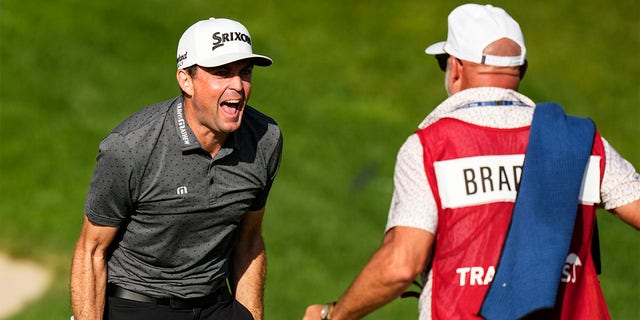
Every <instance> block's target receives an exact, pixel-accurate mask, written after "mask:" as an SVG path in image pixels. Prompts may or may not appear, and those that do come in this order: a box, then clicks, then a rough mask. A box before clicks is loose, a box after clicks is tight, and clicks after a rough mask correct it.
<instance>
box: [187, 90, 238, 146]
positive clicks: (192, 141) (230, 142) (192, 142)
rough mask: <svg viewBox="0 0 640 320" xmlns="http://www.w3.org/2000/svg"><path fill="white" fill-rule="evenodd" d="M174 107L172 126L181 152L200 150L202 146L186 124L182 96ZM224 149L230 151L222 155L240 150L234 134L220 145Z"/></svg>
mask: <svg viewBox="0 0 640 320" xmlns="http://www.w3.org/2000/svg"><path fill="white" fill-rule="evenodd" d="M175 106H176V107H175V109H174V111H175V114H174V124H175V127H176V132H177V134H178V138H179V139H180V144H181V145H182V151H183V152H186V151H193V150H196V149H202V145H200V142H199V141H198V138H196V135H195V133H193V130H191V127H189V124H188V123H187V118H186V117H185V114H184V99H183V97H182V96H180V97H178V99H176V103H175ZM224 149H231V150H229V151H227V152H224V151H223V152H222V154H228V153H231V152H233V150H239V149H240V143H239V141H238V139H236V132H232V133H231V134H229V137H227V140H226V141H225V143H224V144H223V145H222V150H224Z"/></svg>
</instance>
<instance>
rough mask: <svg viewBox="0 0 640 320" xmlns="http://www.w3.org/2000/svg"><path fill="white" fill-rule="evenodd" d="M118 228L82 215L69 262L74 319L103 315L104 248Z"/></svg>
mask: <svg viewBox="0 0 640 320" xmlns="http://www.w3.org/2000/svg"><path fill="white" fill-rule="evenodd" d="M117 231H118V228H116V227H106V226H100V225H96V224H93V223H92V222H91V221H89V219H87V217H86V216H85V218H84V223H83V225H82V231H81V232H80V237H79V239H78V242H77V243H76V248H75V252H74V254H73V263H72V265H71V285H70V286H71V308H72V309H73V315H74V317H75V319H76V320H98V319H102V315H103V312H104V305H105V292H106V287H107V264H106V252H107V248H108V247H109V244H110V243H111V241H112V240H113V238H114V237H115V235H116V232H117Z"/></svg>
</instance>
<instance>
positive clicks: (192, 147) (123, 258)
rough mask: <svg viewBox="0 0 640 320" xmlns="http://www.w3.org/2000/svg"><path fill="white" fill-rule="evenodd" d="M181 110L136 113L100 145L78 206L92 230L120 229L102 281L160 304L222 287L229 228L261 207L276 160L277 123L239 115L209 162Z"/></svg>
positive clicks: (171, 105) (176, 105)
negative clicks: (97, 227)
mask: <svg viewBox="0 0 640 320" xmlns="http://www.w3.org/2000/svg"><path fill="white" fill-rule="evenodd" d="M182 105H183V100H182V97H177V98H174V99H173V100H170V101H165V102H162V103H159V104H156V105H153V106H151V107H148V108H146V109H143V110H141V111H139V112H138V113H136V114H134V115H132V116H131V117H129V118H128V119H127V120H125V121H124V122H122V123H121V124H120V125H119V126H118V127H117V128H116V129H114V130H113V131H112V132H111V133H110V134H109V135H108V136H107V137H106V138H105V139H104V140H103V141H102V142H101V143H100V148H99V154H98V158H97V165H96V169H95V172H94V176H93V179H92V180H91V184H90V186H89V191H88V193H87V199H86V203H85V212H86V215H87V217H88V218H89V220H90V221H92V222H93V223H96V224H99V225H107V226H118V227H119V231H118V235H117V236H116V239H114V241H113V243H112V244H111V246H110V248H109V256H108V257H107V258H108V281H109V282H110V283H116V284H118V285H120V286H122V287H125V288H127V289H130V290H134V291H138V292H142V293H146V294H148V295H152V296H158V297H165V296H177V297H183V298H193V297H199V296H202V295H205V294H207V293H209V292H210V291H211V290H212V289H215V288H217V287H218V286H220V285H222V284H224V281H225V278H226V277H227V269H228V263H229V261H228V260H229V256H230V253H231V250H232V246H233V242H234V237H235V231H236V228H237V226H238V224H239V223H240V221H241V219H242V217H243V215H244V214H245V213H246V212H247V211H248V210H259V209H261V208H263V207H264V206H265V203H266V201H267V196H268V193H269V190H270V188H271V185H272V183H273V180H274V178H275V175H276V172H277V170H278V167H279V165H280V158H281V153H282V135H281V132H280V128H279V127H278V125H277V124H276V122H275V121H274V120H273V119H271V118H269V117H268V116H266V115H264V114H262V113H260V112H258V111H257V110H255V109H253V108H251V107H249V106H246V107H245V110H244V114H243V119H242V124H241V125H240V128H239V129H238V130H237V131H236V132H234V133H232V134H231V135H230V136H229V138H228V139H227V141H226V142H225V144H224V145H223V147H222V149H221V150H220V151H219V152H218V153H217V154H216V155H215V157H214V158H212V157H211V156H210V154H209V152H207V151H206V150H204V149H203V148H202V147H201V146H200V144H199V143H198V141H197V139H196V137H195V135H194V133H193V132H192V131H191V129H190V128H189V126H188V125H187V123H186V120H185V118H184V110H183V108H182Z"/></svg>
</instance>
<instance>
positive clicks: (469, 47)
mask: <svg viewBox="0 0 640 320" xmlns="http://www.w3.org/2000/svg"><path fill="white" fill-rule="evenodd" d="M448 21H449V33H448V35H447V41H442V42H438V43H435V44H432V45H430V46H429V47H428V48H427V49H426V50H425V52H426V53H427V54H434V55H435V54H445V53H448V54H450V55H452V56H454V57H456V58H459V59H462V60H467V61H471V62H475V63H479V64H487V65H493V66H500V67H508V66H521V65H523V64H524V63H525V57H526V52H527V49H526V47H525V46H524V37H523V36H522V31H521V30H520V25H519V24H518V23H517V22H516V21H515V20H513V18H512V17H511V16H509V14H508V13H507V12H506V11H504V9H502V8H498V7H494V6H492V5H484V6H483V5H479V4H465V5H461V6H459V7H457V8H455V9H454V10H453V11H451V13H450V14H449V20H448ZM502 38H507V39H510V40H513V41H514V42H515V43H517V44H518V45H519V46H520V55H519V56H509V57H506V56H494V55H487V54H483V53H482V51H484V49H485V48H486V47H487V46H488V45H489V44H491V43H492V42H494V41H496V40H499V39H502Z"/></svg>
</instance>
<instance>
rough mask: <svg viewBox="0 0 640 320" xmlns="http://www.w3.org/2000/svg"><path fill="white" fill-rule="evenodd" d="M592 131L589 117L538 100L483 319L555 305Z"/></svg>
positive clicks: (516, 315) (514, 316) (509, 316)
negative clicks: (580, 116) (518, 187)
mask: <svg viewBox="0 0 640 320" xmlns="http://www.w3.org/2000/svg"><path fill="white" fill-rule="evenodd" d="M594 134H595V126H594V124H593V122H592V121H591V120H589V119H584V118H578V117H573V116H567V115H566V114H565V113H564V111H563V109H562V107H561V106H559V105H557V104H553V103H544V104H539V105H537V106H536V109H535V112H534V115H533V121H532V123H531V132H530V134H529V144H528V146H527V151H526V154H525V159H524V165H523V171H522V178H521V183H520V189H519V190H518V196H517V198H516V203H515V207H514V210H513V217H512V218H511V225H510V227H509V231H508V233H507V238H506V240H505V243H504V247H503V250H502V255H501V257H500V262H499V264H498V267H497V271H496V275H495V277H494V278H493V282H492V283H491V287H490V288H489V291H488V292H487V295H486V297H485V300H484V302H483V304H482V307H481V309H480V315H481V316H483V317H484V318H485V319H491V320H493V319H509V320H512V319H518V318H520V317H523V316H525V315H527V314H529V313H531V312H533V311H536V310H539V309H543V308H552V307H554V305H555V302H556V295H557V292H558V286H559V283H560V277H561V275H562V268H563V266H564V262H565V258H566V256H567V254H568V251H569V245H570V243H571V236H572V233H573V228H574V224H575V217H576V213H577V209H578V200H579V199H578V197H579V195H580V187H581V183H582V177H583V174H584V172H585V167H586V165H587V161H588V160H589V157H590V155H591V148H592V146H593V138H594Z"/></svg>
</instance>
